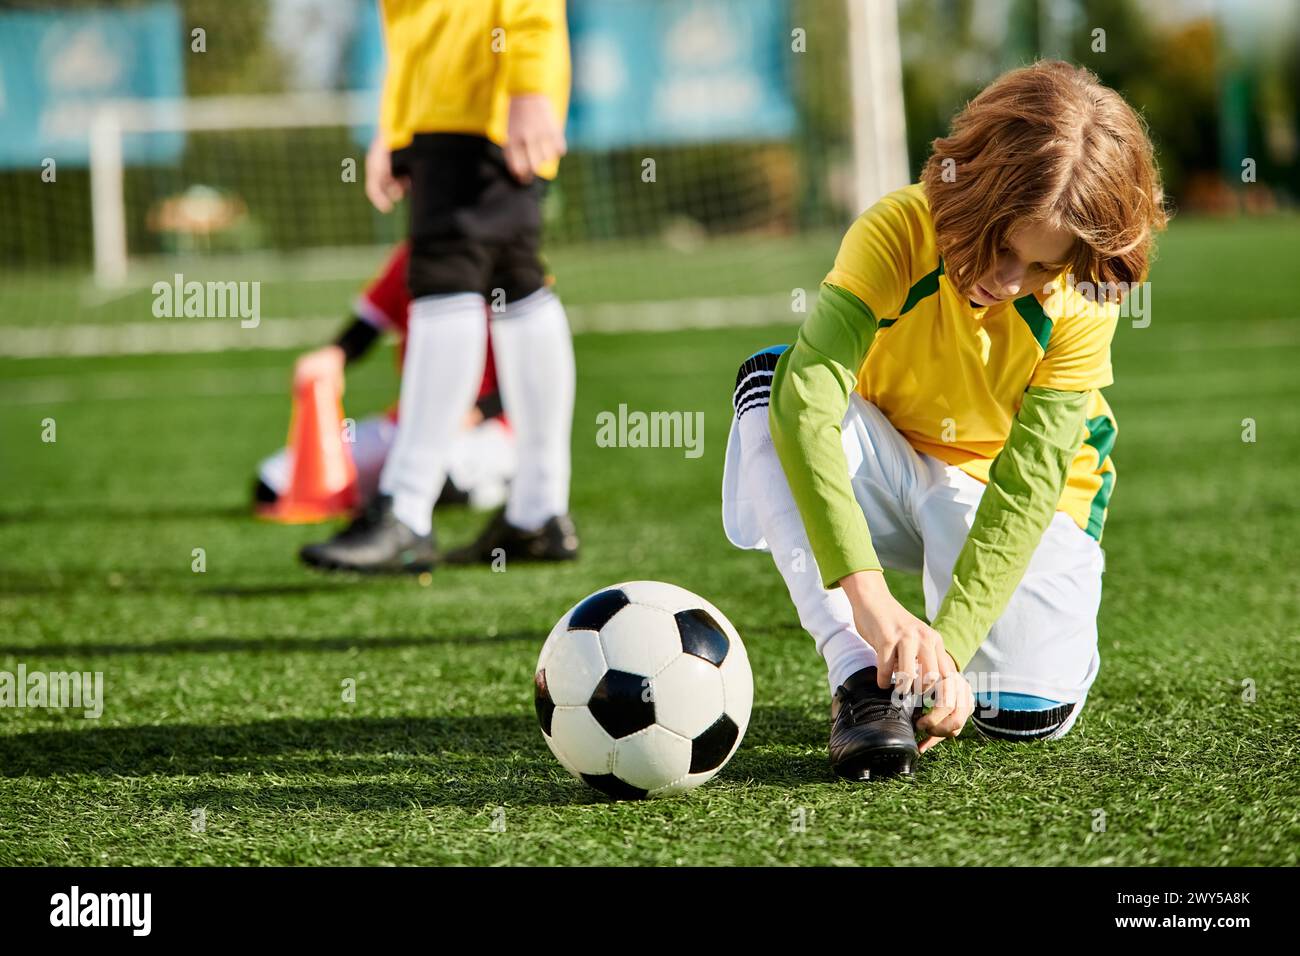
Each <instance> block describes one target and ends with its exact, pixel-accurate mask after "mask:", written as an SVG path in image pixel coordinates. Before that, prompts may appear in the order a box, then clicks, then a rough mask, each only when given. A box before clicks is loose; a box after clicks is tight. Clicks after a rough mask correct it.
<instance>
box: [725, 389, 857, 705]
mask: <svg viewBox="0 0 1300 956" xmlns="http://www.w3.org/2000/svg"><path fill="white" fill-rule="evenodd" d="M739 427H740V449H741V481H742V482H744V488H745V494H746V496H747V497H749V498H751V499H752V500H753V501H754V502H755V507H756V509H757V512H758V521H759V525H760V527H761V528H762V531H763V537H764V538H765V539H766V540H767V546H768V549H769V550H770V551H771V552H772V560H773V561H775V562H776V567H777V570H779V571H780V572H781V577H782V578H784V579H785V586H786V589H787V590H788V591H789V592H790V599H791V600H792V601H794V606H795V610H797V611H798V612H799V623H800V624H801V625H803V628H804V630H806V631H807V632H808V633H809V634H811V635H812V637H813V641H814V642H815V643H816V645H817V652H818V653H819V654H821V656H822V659H823V660H825V661H826V669H827V675H826V676H827V680H828V681H829V682H830V688H831V693H832V694H833V693H835V689H836V688H837V687H839V686H840V685H841V684H843V683H844V681H845V680H846V679H848V677H849V675H850V674H853V673H854V672H856V671H859V670H861V669H862V668H864V667H874V666H875V664H876V652H875V651H874V650H872V648H871V645H870V644H868V643H867V642H866V641H864V640H863V639H862V638H861V637H859V636H858V632H857V630H856V628H854V626H853V608H852V607H851V606H850V605H849V599H848V598H847V597H846V596H845V595H844V592H843V591H842V590H841V589H840V588H830V589H828V588H824V587H822V576H821V571H820V570H819V569H818V567H817V561H816V559H815V558H813V554H812V545H811V544H809V542H808V533H807V532H806V531H804V527H803V519H802V518H801V517H800V516H799V506H798V505H796V504H795V501H794V496H793V495H791V494H790V485H789V483H788V482H787V481H786V478H785V471H784V470H783V469H782V467H781V460H780V458H778V457H777V454H776V449H775V448H774V447H773V446H772V433H771V431H770V429H769V427H768V421H767V405H759V406H756V407H753V408H750V409H748V410H747V411H746V412H745V414H744V415H742V416H741V419H740V423H739Z"/></svg>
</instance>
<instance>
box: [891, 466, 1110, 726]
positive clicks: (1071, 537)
mask: <svg viewBox="0 0 1300 956" xmlns="http://www.w3.org/2000/svg"><path fill="white" fill-rule="evenodd" d="M926 464H927V467H929V469H930V470H931V472H932V475H933V476H934V481H933V483H932V485H931V490H930V491H929V492H928V493H927V494H926V495H925V496H924V497H923V498H922V499H920V500H919V501H918V502H917V506H916V518H917V524H918V525H919V527H920V529H921V534H922V537H923V538H924V540H925V571H924V575H923V578H924V587H925V608H926V613H927V614H928V615H929V616H930V618H931V619H933V618H934V615H935V614H936V613H938V610H939V606H940V605H941V604H942V603H943V597H944V595H945V594H946V593H947V591H948V587H949V585H950V584H951V582H952V568H953V565H954V564H956V561H957V555H958V553H959V552H960V551H961V547H962V545H963V544H964V543H965V540H966V535H967V533H968V532H969V530H970V525H971V522H972V521H973V519H974V516H975V510H976V508H977V507H978V506H979V500H980V497H981V496H982V495H983V493H984V488H985V486H984V485H983V484H982V483H981V482H979V481H976V480H975V479H974V478H971V477H970V476H969V475H967V474H965V473H964V472H962V471H961V470H960V469H958V468H954V467H951V466H945V465H943V464H941V463H940V462H938V461H935V460H934V459H932V458H927V459H926ZM1104 564H1105V561H1104V558H1103V555H1102V551H1101V547H1100V546H1099V545H1098V543H1097V541H1096V540H1095V539H1093V538H1092V537H1091V536H1089V535H1088V534H1087V533H1086V532H1085V531H1083V530H1082V529H1080V528H1079V526H1078V525H1076V524H1075V523H1074V522H1073V521H1072V520H1071V519H1070V517H1069V516H1068V515H1066V514H1064V513H1061V512H1058V513H1057V514H1056V515H1055V516H1054V517H1053V518H1052V522H1051V524H1049V525H1048V527H1047V530H1046V531H1045V532H1044V533H1043V538H1042V540H1041V541H1040V542H1039V546H1038V549H1037V550H1036V551H1035V552H1034V555H1033V557H1032V558H1031V559H1030V562H1029V567H1028V569H1027V570H1026V572H1025V576H1024V578H1023V579H1022V580H1021V582H1020V585H1019V586H1018V587H1017V588H1016V590H1015V592H1014V593H1013V594H1012V596H1011V600H1010V601H1009V602H1008V604H1007V608H1006V610H1005V611H1004V612H1003V614H1002V616H1001V617H1000V618H998V620H997V621H996V622H995V623H994V625H993V627H992V629H991V630H990V631H989V636H988V638H987V639H986V640H985V641H984V643H983V644H982V645H981V646H980V649H979V650H978V651H977V652H976V654H975V657H974V658H973V659H972V660H971V662H970V663H969V664H968V665H967V667H966V669H965V674H966V676H967V678H968V679H970V681H971V684H972V687H973V689H974V690H975V698H976V711H975V716H974V721H975V724H976V726H977V727H979V728H980V729H981V730H982V731H984V732H985V733H988V734H990V735H991V736H996V737H999V738H1002V739H1007V740H1040V739H1054V738H1057V737H1061V736H1064V735H1065V734H1066V733H1067V732H1068V731H1069V730H1070V728H1071V727H1072V726H1073V725H1074V722H1075V720H1076V719H1077V718H1078V715H1079V712H1080V711H1081V710H1082V709H1083V704H1084V701H1085V700H1086V698H1087V696H1088V689H1089V688H1090V687H1091V686H1092V682H1093V680H1094V679H1095V678H1096V676H1097V670H1098V667H1099V666H1100V656H1099V655H1098V653H1097V610H1098V607H1099V605H1100V603H1101V574H1102V568H1103V567H1104Z"/></svg>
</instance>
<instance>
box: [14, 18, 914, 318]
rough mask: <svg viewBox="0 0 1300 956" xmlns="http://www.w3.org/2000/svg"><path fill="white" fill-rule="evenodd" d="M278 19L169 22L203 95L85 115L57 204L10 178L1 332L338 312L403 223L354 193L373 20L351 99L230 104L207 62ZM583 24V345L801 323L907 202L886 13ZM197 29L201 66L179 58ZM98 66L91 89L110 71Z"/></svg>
mask: <svg viewBox="0 0 1300 956" xmlns="http://www.w3.org/2000/svg"><path fill="white" fill-rule="evenodd" d="M276 6H277V5H276V4H268V3H263V2H260V0H248V2H246V3H241V4H237V5H231V6H229V7H228V8H223V11H222V13H221V18H222V20H221V22H214V23H206V24H205V23H203V22H201V21H202V20H203V17H202V16H201V15H200V11H207V10H209V9H210V8H211V7H210V5H206V4H197V3H182V4H180V5H179V6H178V7H175V8H173V11H172V16H173V17H174V19H175V20H176V23H175V24H174V28H175V29H176V33H177V34H178V36H179V39H178V37H177V36H173V37H172V38H171V40H170V42H173V43H177V44H178V45H180V46H181V47H182V49H181V52H180V54H179V55H180V56H182V57H184V70H185V71H186V78H185V83H184V87H185V88H187V89H193V88H194V87H201V88H202V89H203V90H204V93H203V95H185V89H181V90H176V91H175V93H176V94H177V95H171V96H148V97H144V96H122V95H116V96H113V97H106V98H99V99H94V100H89V99H88V100H86V101H84V102H81V103H80V104H79V109H78V110H77V111H76V112H75V117H76V119H75V123H74V125H75V126H76V130H75V131H65V132H67V135H68V136H79V137H80V138H81V142H80V144H79V145H80V152H79V154H72V155H73V158H72V159H71V161H69V162H60V163H58V164H57V165H58V169H57V180H56V183H49V184H40V175H41V172H42V170H41V167H40V164H39V163H36V164H34V165H27V166H26V167H22V166H21V165H19V164H15V163H11V164H9V165H10V168H4V167H3V166H0V203H3V205H4V207H5V208H6V209H7V210H9V211H10V215H9V216H8V217H7V218H8V229H7V230H6V231H7V235H6V236H4V237H0V254H2V255H3V258H2V259H0V272H2V273H3V275H4V278H5V281H4V283H3V285H2V286H0V312H3V313H7V314H9V315H10V318H9V319H8V321H9V322H10V323H12V322H13V321H14V320H13V318H12V315H13V314H14V313H15V311H21V312H22V313H23V314H25V315H28V316H29V317H30V321H32V322H33V323H34V322H36V321H37V320H38V319H40V318H49V319H52V320H54V321H57V322H69V321H71V322H88V323H99V322H114V321H136V320H141V321H147V320H148V319H149V317H150V316H149V314H148V311H147V310H148V307H149V294H148V290H149V289H150V288H152V287H153V285H154V284H155V283H157V282H160V281H164V282H170V281H172V279H173V277H174V276H175V275H177V274H181V275H183V276H185V277H186V278H187V279H191V278H192V279H197V280H199V281H203V280H205V279H208V280H210V279H216V280H228V281H236V280H237V281H257V282H260V283H261V284H262V305H261V308H262V311H263V313H265V314H268V315H270V316H274V317H283V318H311V317H333V316H337V315H338V314H339V313H340V312H341V311H342V310H343V309H345V308H346V306H347V303H348V301H349V300H350V299H351V296H352V294H353V293H354V292H355V290H356V287H357V285H358V284H359V283H361V282H363V281H364V280H365V278H366V277H367V276H368V275H369V274H371V272H372V271H373V270H374V269H375V268H376V267H377V266H378V265H379V264H380V263H381V262H382V260H383V258H384V256H385V254H386V251H387V249H389V248H390V247H391V245H392V244H393V243H394V242H395V241H397V240H398V239H400V238H401V236H402V233H403V229H404V225H405V216H404V210H402V211H399V213H398V214H396V215H389V216H384V215H380V214H379V213H377V212H376V211H375V210H374V209H373V208H371V206H370V205H369V203H368V202H367V200H366V198H365V194H364V168H363V164H364V154H365V144H366V142H367V141H368V139H369V136H370V135H371V133H372V131H373V123H374V118H375V115H376V111H377V101H378V98H377V94H376V92H375V89H374V87H375V78H376V76H377V75H378V73H379V71H381V70H382V60H381V59H380V58H381V57H382V49H381V48H380V47H379V45H378V41H377V37H378V26H377V14H376V12H375V9H374V7H373V5H372V4H370V3H367V2H361V0H358V2H356V3H349V2H348V0H335V6H336V7H337V6H342V7H348V8H351V9H352V18H351V21H350V22H349V23H348V24H347V25H346V29H336V36H335V40H336V43H337V44H341V45H342V47H343V49H344V51H345V52H344V53H341V54H339V56H338V57H337V61H338V63H339V64H340V66H339V68H338V71H337V73H336V81H337V85H338V86H340V87H342V88H343V89H344V90H345V91H342V92H340V91H337V90H334V91H331V90H328V89H323V88H322V86H321V84H319V83H317V85H316V86H314V87H313V85H312V81H311V80H310V79H303V78H302V77H300V76H296V74H294V71H293V68H292V64H288V65H285V64H284V63H281V64H280V69H279V71H278V73H277V71H275V70H267V69H261V70H258V71H254V72H260V73H266V74H268V75H269V76H270V78H269V79H267V80H266V81H265V82H262V83H260V84H259V86H260V87H261V88H257V89H253V90H251V91H249V90H247V89H245V88H240V87H247V85H248V83H246V82H240V83H234V82H230V81H225V84H224V85H225V87H226V88H227V89H228V88H230V87H232V86H233V87H236V88H237V89H236V91H235V92H224V91H223V81H222V80H221V79H220V78H219V77H213V76H211V75H209V73H210V72H211V71H212V70H214V69H215V66H214V65H213V60H211V59H208V60H205V59H204V57H212V56H213V53H214V50H215V45H216V44H218V43H225V42H227V41H228V40H229V38H230V37H231V36H234V35H238V36H239V37H240V40H241V43H242V44H243V46H245V47H247V48H248V49H250V50H251V49H259V48H260V47H262V46H269V47H274V45H275V41H274V38H273V37H272V36H270V34H271V33H273V27H274V22H275V20H276V16H279V17H280V18H281V19H282V18H283V14H276V13H275V11H274V10H273V9H272V8H273V7H276ZM285 6H288V7H294V6H297V7H300V8H303V9H306V8H309V7H311V6H312V4H311V3H310V0H303V2H301V3H299V4H296V5H295V4H289V5H285ZM568 8H569V20H570V35H571V46H572V55H573V70H574V90H573V99H572V106H571V110H570V115H569V123H568V130H567V132H568V139H569V147H570V151H569V155H568V156H567V157H566V158H565V159H564V161H563V163H562V166H561V173H560V176H559V178H558V179H557V181H556V182H555V183H554V184H553V185H552V186H551V188H550V189H549V190H548V194H547V198H546V201H545V206H544V215H545V222H546V239H545V250H546V255H547V258H548V264H549V266H550V268H551V269H552V271H553V272H554V274H555V275H556V277H557V281H558V282H559V283H560V287H561V289H562V292H563V294H564V296H565V299H566V302H568V303H571V304H572V306H573V307H574V309H575V311H576V315H575V325H578V326H579V327H582V326H584V325H585V326H586V327H591V328H611V329H616V328H621V327H640V326H645V327H653V326H654V324H655V323H656V322H657V321H660V320H661V319H664V317H667V319H666V320H667V321H679V322H681V321H685V322H688V323H690V322H694V323H697V324H720V325H722V324H729V323H732V322H743V321H750V322H759V321H768V320H774V321H780V320H781V319H782V317H784V318H785V319H789V318H790V312H791V307H792V306H791V301H792V296H794V295H795V293H796V290H798V289H804V290H806V292H807V294H808V295H809V296H811V295H812V294H813V292H814V290H815V288H816V284H817V282H818V281H819V280H820V278H821V276H822V275H824V273H825V271H826V269H827V267H828V264H829V261H830V257H832V256H833V254H834V251H835V247H836V243H837V241H838V237H839V235H840V234H841V233H842V231H843V228H844V226H845V225H846V224H847V223H848V222H849V221H851V219H852V217H853V215H855V214H856V212H857V211H858V210H860V209H861V208H862V207H863V206H864V205H865V204H867V203H869V202H871V201H873V200H874V198H875V197H876V196H878V195H880V194H882V193H883V192H885V191H887V190H888V189H892V188H895V187H896V186H898V185H902V184H903V183H905V182H906V178H907V169H906V153H905V146H904V145H903V144H904V137H903V129H902V107H901V84H900V68H899V63H898V47H897V24H896V20H895V17H894V11H893V4H892V3H862V2H860V0H847V2H846V0H570V3H569V5H568ZM129 9H130V7H128V10H129ZM146 9H147V8H146ZM0 16H5V15H0ZM44 16H46V17H47V18H54V19H57V18H59V17H63V18H64V20H65V21H66V23H65V24H64V27H65V29H64V30H62V31H59V30H57V29H53V28H51V29H52V32H53V35H55V36H56V37H63V38H64V39H65V41H66V39H67V37H68V36H72V37H73V38H74V39H75V38H76V37H78V36H80V40H79V41H78V42H80V44H81V48H82V50H83V52H84V51H85V50H87V49H89V50H90V51H91V52H92V53H96V52H97V53H99V54H101V55H106V54H109V53H111V52H112V50H111V48H110V47H109V46H108V44H109V41H108V40H106V39H105V38H104V36H100V37H99V38H98V41H96V39H95V29H96V22H95V20H96V18H95V17H91V18H89V19H88V18H87V14H86V11H85V10H84V9H83V8H81V7H80V6H78V5H69V6H68V7H67V8H66V9H63V10H60V11H57V12H55V13H52V14H51V13H46V14H44ZM97 16H99V15H97ZM103 16H108V15H107V14H105V15H103ZM106 23H109V21H104V20H102V19H101V20H100V21H99V28H100V29H102V30H104V31H105V33H106V34H108V35H110V36H111V30H109V29H108V26H105V24H106ZM109 25H111V23H110V24H109ZM55 26H56V27H57V26H58V24H57V23H56V24H55ZM281 26H282V29H283V24H282V25H281ZM290 26H291V27H292V26H293V24H290ZM195 30H202V31H203V33H204V37H205V42H206V45H207V48H208V49H207V51H206V52H203V53H194V52H190V51H187V50H186V49H185V43H187V42H188V43H191V44H192V43H193V42H195V41H194V37H195V36H197V34H195ZM0 32H3V31H0ZM96 42H98V43H99V46H98V47H96V45H95V44H96ZM303 42H304V44H305V45H306V46H307V47H308V48H309V49H311V48H313V47H312V38H310V37H308V38H306V39H304V41H303ZM48 46H49V44H48V43H47V44H46V48H47V49H48ZM54 55H58V54H57V53H56V54H54ZM223 55H228V54H223ZM250 55H251V54H250ZM83 59H86V60H88V61H90V65H84V64H83V66H84V68H85V69H87V70H88V71H93V69H94V68H95V67H94V63H93V60H94V57H93V56H90V55H89V54H87V55H86V56H84V57H83ZM348 64H350V65H348ZM38 65H39V64H38ZM47 65H48V64H47ZM228 68H229V64H227V69H228ZM205 70H206V71H209V73H205V72H204V71H205ZM295 87H296V88H295ZM66 113H67V111H66V110H65V114H66ZM65 125H66V116H65ZM34 158H35V157H28V160H29V163H30V160H31V159H34ZM56 160H57V157H56ZM2 162H3V156H0V163H2ZM15 165H19V168H13V167H14V166H15ZM46 186H49V187H50V188H46ZM718 300H730V302H731V305H730V306H729V307H727V308H723V309H719V308H718V307H717V303H718ZM647 303H649V304H653V303H664V304H665V305H664V307H662V308H659V309H658V310H656V309H653V308H651V309H647V308H646V307H645V306H646V304H647ZM638 310H639V311H638Z"/></svg>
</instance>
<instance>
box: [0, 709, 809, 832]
mask: <svg viewBox="0 0 1300 956" xmlns="http://www.w3.org/2000/svg"><path fill="white" fill-rule="evenodd" d="M823 735H824V732H823V729H822V721H819V720H815V719H812V718H810V717H809V716H808V715H807V714H806V713H805V712H804V711H800V710H794V709H790V708H780V707H760V708H757V709H756V710H755V712H754V715H753V719H752V720H751V722H750V727H749V730H748V732H747V734H746V736H745V740H744V743H743V744H742V745H741V748H740V750H739V751H738V752H737V754H736V756H735V758H734V759H733V761H732V762H731V763H730V764H728V766H727V767H726V768H725V769H724V770H723V771H722V774H721V775H720V777H719V779H720V780H724V781H725V780H728V779H730V780H733V781H735V780H746V779H750V780H754V781H756V782H760V783H762V784H763V785H771V786H802V785H804V784H808V783H816V782H828V781H831V780H833V779H834V778H833V776H832V775H831V772H830V768H829V766H828V764H827V762H826V756H825V750H824V746H825V741H824V740H823V739H822V738H823ZM791 750H793V751H794V752H793V753H792V752H791ZM75 775H91V776H100V777H115V778H120V777H146V776H167V777H198V776H201V775H215V776H217V777H221V778H227V779H229V780H230V781H231V786H229V787H224V786H212V781H203V782H202V783H203V784H204V785H205V786H206V789H201V790H198V791H196V792H195V794H194V795H193V796H192V797H191V796H189V795H187V800H191V799H198V800H202V801H204V802H206V803H207V804H208V805H212V806H232V807H233V806H250V805H256V806H263V807H279V806H303V805H306V804H308V803H310V804H311V805H318V804H322V803H326V804H331V805H337V806H343V807H345V808H354V809H379V808H385V807H398V806H410V805H411V803H412V801H416V802H419V803H421V804H432V805H455V806H466V807H478V806H482V805H484V804H485V803H487V802H492V803H500V802H502V801H504V800H508V802H510V803H512V804H516V805H525V804H548V803H556V804H560V803H593V802H602V801H603V799H604V798H603V797H601V796H600V795H598V794H596V793H595V792H594V791H591V790H589V789H588V788H586V787H581V786H576V785H574V784H573V783H572V782H571V781H569V780H568V778H567V777H566V776H565V775H564V774H563V772H562V771H560V769H559V766H558V764H557V763H556V762H555V760H554V758H553V757H552V756H551V754H550V752H549V751H548V750H547V748H546V744H545V742H544V741H543V740H542V736H541V733H540V732H539V730H538V728H537V721H536V720H535V718H534V717H533V716H532V715H530V714H519V715H491V716H482V717H412V718H405V717H386V718H372V717H337V718H318V719H310V720H308V719H286V720H266V721H259V722H255V723H249V724H235V725H229V726H213V725H206V724H171V725H150V726H145V727H107V728H102V729H100V728H93V729H89V730H43V731H36V732H33V733H28V734H11V735H7V736H3V737H0V777H9V778H13V777H58V776H75ZM257 775H265V776H267V777H269V778H271V779H270V780H268V782H267V783H265V784H264V785H259V784H258V782H257V779H256V777H257ZM285 775H297V776H317V777H319V778H320V782H319V783H313V784H309V785H297V784H293V785H288V786H286V785H283V784H280V783H276V782H275V778H280V777H283V776H285ZM393 775H401V777H402V779H401V780H400V781H399V782H390V781H388V780H384V779H375V780H358V779H357V778H358V777H365V776H370V777H377V778H382V777H391V776H393ZM412 779H414V780H415V781H416V782H415V783H412V782H411V781H412Z"/></svg>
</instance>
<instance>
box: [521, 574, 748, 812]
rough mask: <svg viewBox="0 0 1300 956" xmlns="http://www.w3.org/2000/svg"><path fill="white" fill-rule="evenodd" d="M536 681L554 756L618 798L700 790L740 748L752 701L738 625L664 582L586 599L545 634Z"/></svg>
mask: <svg viewBox="0 0 1300 956" xmlns="http://www.w3.org/2000/svg"><path fill="white" fill-rule="evenodd" d="M533 683H534V687H535V690H536V703H537V719H538V720H539V721H540V722H541V725H542V736H543V737H545V738H546V743H547V745H548V746H550V748H551V753H553V754H555V756H556V759H558V760H559V761H560V763H561V764H563V765H564V767H565V769H567V770H568V771H569V772H570V773H571V774H573V775H574V776H575V777H577V778H579V779H580V780H584V781H586V782H587V783H589V784H590V785H591V786H593V787H595V788H596V789H597V790H600V791H602V792H604V793H606V794H608V795H609V796H611V797H617V798H620V799H640V798H642V797H658V796H664V795H666V794H670V793H681V792H682V791H684V790H690V789H691V788H692V787H698V786H699V785H700V784H702V783H704V782H705V781H706V780H708V779H709V778H710V777H712V776H713V775H714V774H715V773H717V772H718V771H719V770H721V769H722V767H723V766H724V765H725V764H726V762H727V761H728V760H730V759H731V755H732V754H733V753H735V752H736V747H737V746H739V744H740V739H741V738H742V737H743V736H744V735H745V728H746V727H747V726H748V725H749V712H750V708H751V707H752V705H753V702H754V678H753V675H752V674H751V672H750V670H749V658H748V656H746V654H745V645H744V644H743V643H741V640H740V635H739V634H737V633H736V629H735V628H734V627H732V625H731V622H730V621H728V620H727V619H726V617H725V616H724V615H723V614H722V612H721V611H719V610H718V609H717V608H716V607H714V606H713V605H712V604H710V603H709V602H708V601H706V600H704V599H703V598H700V597H697V596H696V595H694V594H692V593H691V592H690V591H687V590H685V589H684V588H679V587H677V586H676V585H672V584H662V583H660V582H658V581H629V582H627V583H626V584H616V585H614V586H613V587H608V588H602V589H601V590H599V591H597V592H596V593H595V594H592V595H589V596H588V597H586V598H584V599H583V600H582V601H580V602H578V604H577V605H576V606H575V607H574V608H573V609H572V610H570V611H569V613H568V614H566V615H564V617H562V618H560V622H559V623H558V624H556V625H555V628H554V629H553V630H552V631H551V633H550V636H549V637H547V638H546V643H545V644H544V645H543V646H542V653H541V656H540V657H539V658H538V659H537V673H536V675H535V676H534V681H533Z"/></svg>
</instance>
